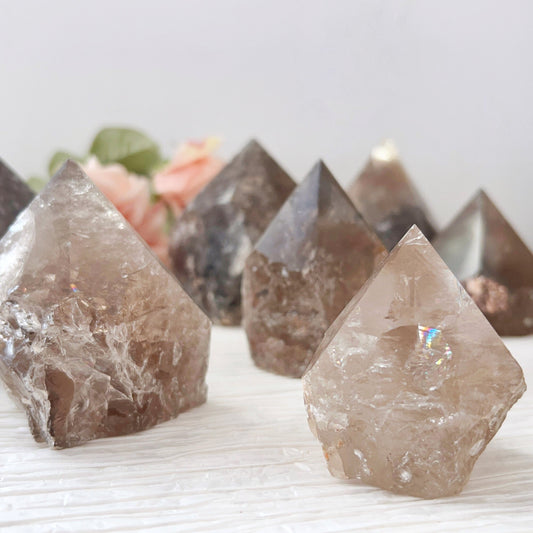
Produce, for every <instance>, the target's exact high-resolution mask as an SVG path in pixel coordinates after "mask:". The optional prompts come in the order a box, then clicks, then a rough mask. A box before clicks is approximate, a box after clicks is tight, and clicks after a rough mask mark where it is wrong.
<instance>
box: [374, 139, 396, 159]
mask: <svg viewBox="0 0 533 533" xmlns="http://www.w3.org/2000/svg"><path fill="white" fill-rule="evenodd" d="M370 157H371V158H372V160H373V161H380V162H384V163H387V162H389V161H394V160H396V159H398V149H397V148H396V145H395V144H394V142H393V141H392V140H390V139H387V140H386V141H384V142H382V143H381V144H379V145H378V146H376V147H375V148H374V149H373V150H372V152H371V154H370Z"/></svg>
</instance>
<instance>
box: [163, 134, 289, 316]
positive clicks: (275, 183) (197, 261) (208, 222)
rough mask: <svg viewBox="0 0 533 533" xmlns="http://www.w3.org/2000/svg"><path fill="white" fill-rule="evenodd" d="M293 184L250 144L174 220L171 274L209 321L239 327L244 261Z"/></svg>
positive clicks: (258, 146) (284, 173)
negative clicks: (175, 220) (203, 311)
mask: <svg viewBox="0 0 533 533" xmlns="http://www.w3.org/2000/svg"><path fill="white" fill-rule="evenodd" d="M294 186H295V184H294V182H293V181H292V179H291V178H290V177H289V176H288V175H287V173H286V172H285V171H284V170H283V169H282V168H281V167H280V166H279V165H278V164H277V163H276V162H275V161H274V159H272V157H271V156H270V155H269V154H268V153H267V152H266V151H265V150H264V149H263V148H262V147H261V145H260V144H259V143H258V142H257V141H250V142H249V143H248V144H247V145H246V146H245V147H244V148H243V150H242V151H241V152H239V153H238V154H237V156H235V158H234V159H233V160H232V161H231V162H230V163H228V164H227V165H226V166H225V167H224V168H223V169H222V171H221V172H220V173H219V174H218V175H217V176H215V178H214V179H213V180H212V181H211V182H210V183H209V184H208V185H207V186H206V187H205V188H204V189H203V190H202V191H201V192H200V194H198V196H197V197H196V198H195V199H194V200H193V202H191V203H190V204H189V205H188V206H187V209H186V210H185V212H184V213H183V214H182V216H181V217H180V218H179V219H178V221H177V222H176V225H175V227H174V230H173V233H172V237H171V246H170V257H171V261H172V267H173V271H174V273H175V274H176V276H177V278H178V279H179V280H180V281H181V283H182V285H183V287H184V288H185V289H186V290H187V292H188V293H189V294H190V295H191V297H192V298H193V299H194V301H195V302H196V303H197V304H198V305H199V306H200V307H201V308H202V309H204V310H205V312H206V313H207V314H208V315H209V317H210V318H211V319H212V320H213V321H214V322H216V323H219V324H223V325H237V324H240V322H241V279H242V271H243V269H244V261H245V260H246V258H247V257H248V254H249V253H250V252H251V251H252V249H253V246H254V244H255V243H256V242H257V240H258V239H259V237H260V236H261V234H262V233H263V231H265V229H266V227H267V226H268V224H269V223H270V221H271V220H272V218H273V217H274V215H275V214H276V213H277V212H278V210H279V208H280V207H281V206H282V204H283V202H284V201H285V199H286V198H287V196H289V194H290V193H291V191H292V189H293V188H294Z"/></svg>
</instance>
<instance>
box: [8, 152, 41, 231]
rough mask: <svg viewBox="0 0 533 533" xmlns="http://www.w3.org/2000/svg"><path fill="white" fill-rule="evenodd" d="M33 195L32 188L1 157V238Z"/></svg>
mask: <svg viewBox="0 0 533 533" xmlns="http://www.w3.org/2000/svg"><path fill="white" fill-rule="evenodd" d="M33 196H34V195H33V192H32V191H31V189H30V188H29V187H28V186H27V185H26V184H25V183H24V182H23V181H22V179H21V178H20V177H19V176H17V174H15V172H14V171H13V170H12V169H11V168H9V167H8V166H7V165H6V163H4V161H2V159H0V238H1V237H2V235H4V233H5V232H6V231H7V228H9V226H10V225H11V223H12V222H13V221H14V220H15V218H16V217H17V215H18V214H19V213H20V212H21V211H22V210H23V209H24V208H25V207H26V206H27V205H28V204H29V203H30V202H31V201H32V199H33Z"/></svg>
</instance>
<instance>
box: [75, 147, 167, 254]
mask: <svg viewBox="0 0 533 533" xmlns="http://www.w3.org/2000/svg"><path fill="white" fill-rule="evenodd" d="M83 169H84V170H85V172H86V173H87V175H88V176H89V177H90V178H91V179H92V181H93V182H94V184H95V185H96V186H97V187H98V188H99V189H100V190H101V191H102V192H103V193H104V194H105V196H107V198H108V199H109V200H110V201H111V202H112V203H113V204H114V206H115V207H116V208H117V209H118V210H119V211H120V212H121V213H122V215H123V216H124V218H125V219H126V220H127V221H128V222H129V223H130V224H131V225H132V226H133V228H134V229H135V230H136V231H137V233H138V234H139V235H140V236H141V237H142V238H143V239H144V240H145V241H146V243H147V244H148V246H150V248H152V250H153V251H154V253H155V254H156V255H157V256H158V257H159V259H161V261H162V262H163V263H165V264H168V237H167V235H166V234H165V225H166V217H167V209H166V207H165V205H164V204H163V203H162V202H157V203H156V204H155V205H152V204H151V202H150V186H149V182H148V180H147V179H145V178H142V177H140V176H137V175H135V174H130V173H129V172H128V171H127V170H126V168H124V167H123V166H122V165H119V164H112V165H102V164H100V162H99V161H98V159H97V158H96V157H94V156H92V157H90V158H89V159H88V160H87V162H86V163H85V164H84V165H83Z"/></svg>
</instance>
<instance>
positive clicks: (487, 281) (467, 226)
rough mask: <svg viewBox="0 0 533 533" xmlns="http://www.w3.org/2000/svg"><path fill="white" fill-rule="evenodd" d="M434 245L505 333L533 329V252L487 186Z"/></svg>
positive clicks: (522, 332)
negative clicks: (488, 191) (497, 204)
mask: <svg viewBox="0 0 533 533" xmlns="http://www.w3.org/2000/svg"><path fill="white" fill-rule="evenodd" d="M433 246H434V247H435V249H436V250H437V252H439V254H440V256H441V257H442V258H443V259H444V261H445V262H446V263H447V264H448V266H449V267H450V269H451V270H452V271H453V273H454V274H455V275H456V276H457V277H458V278H459V280H460V281H461V283H463V285H464V286H465V288H466V290H467V291H468V293H469V294H470V296H471V297H472V298H473V300H474V301H475V302H476V303H477V305H478V306H479V308H480V309H481V310H482V311H483V313H484V314H485V316H486V317H487V318H488V319H489V322H490V323H491V324H492V325H493V327H494V329H495V330H496V331H497V332H498V333H499V334H500V335H528V334H530V333H533V254H532V253H531V251H530V250H529V248H528V247H527V246H526V245H525V244H524V242H523V241H522V240H521V239H520V237H519V236H518V235H517V233H516V232H515V230H514V229H513V227H512V226H511V225H510V224H509V222H507V220H506V219H505V217H504V216H503V215H502V214H501V213H500V211H498V208H497V207H496V206H495V205H494V204H493V203H492V201H491V200H490V198H489V197H488V196H487V194H486V193H485V192H484V191H481V190H480V191H478V192H477V193H476V195H475V196H474V198H473V199H472V200H471V201H470V202H469V203H468V204H467V205H466V207H465V208H464V209H463V210H462V211H461V212H460V213H459V214H458V215H457V216H456V217H455V218H454V219H453V220H452V222H451V223H450V224H449V226H448V227H447V228H446V229H444V230H443V231H442V232H441V233H440V234H439V235H438V236H437V238H436V239H435V240H434V242H433Z"/></svg>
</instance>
